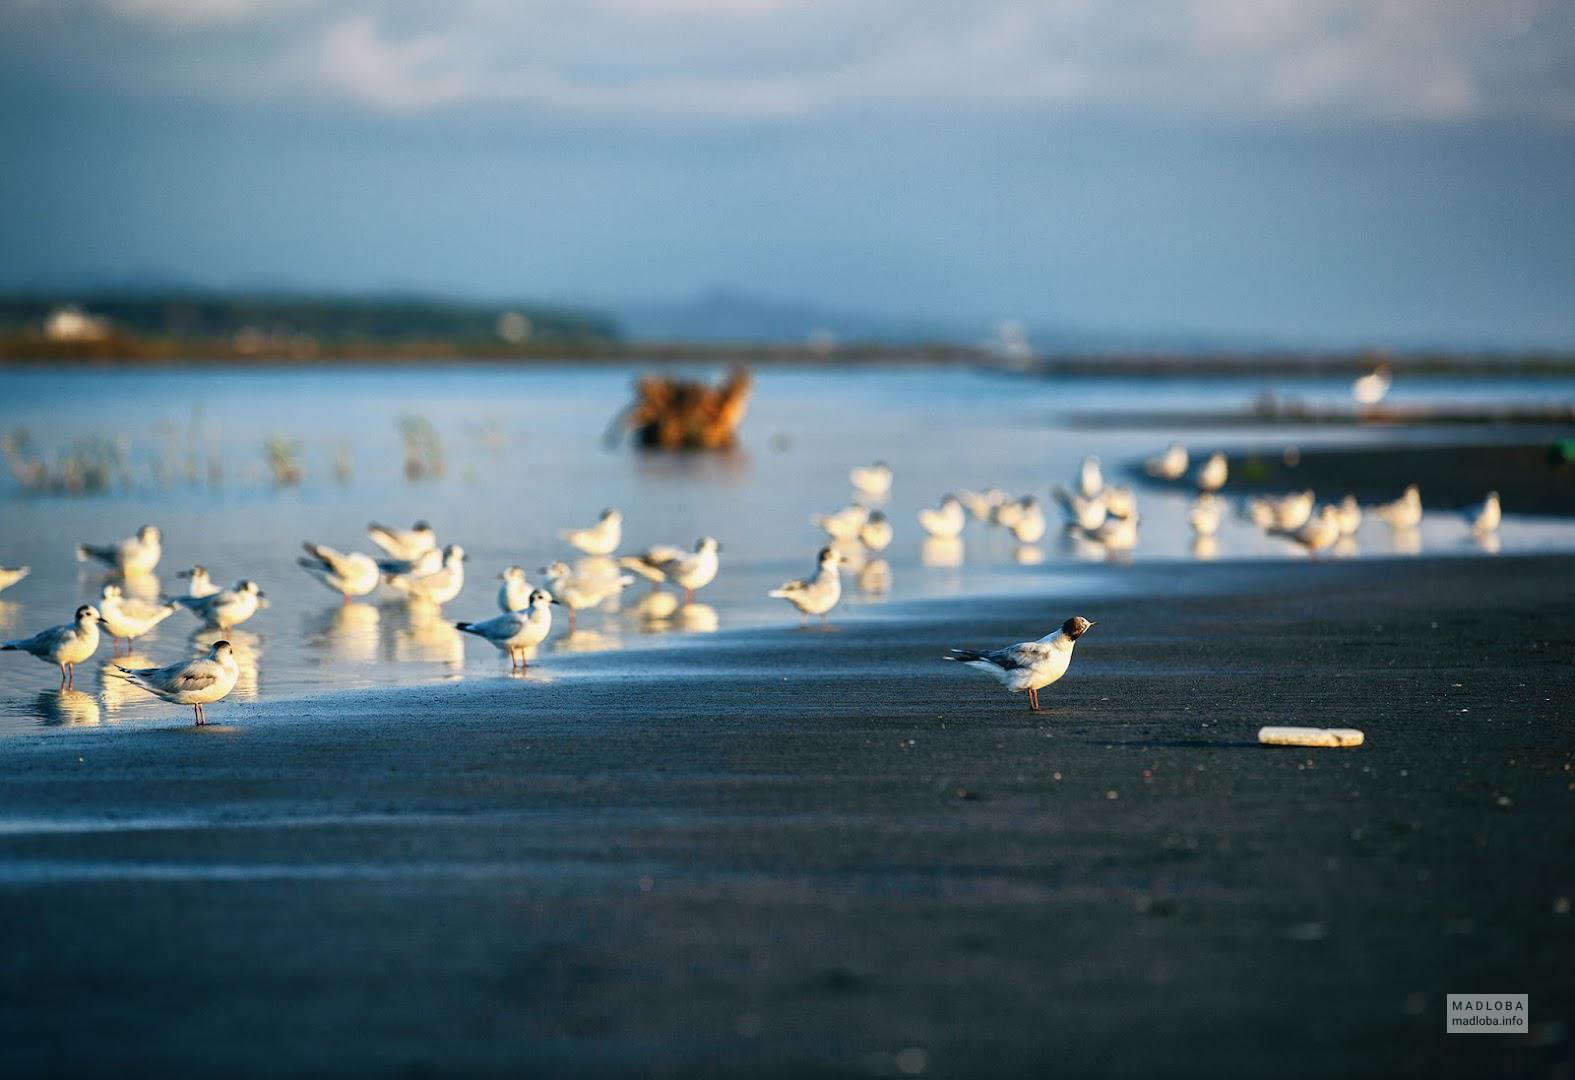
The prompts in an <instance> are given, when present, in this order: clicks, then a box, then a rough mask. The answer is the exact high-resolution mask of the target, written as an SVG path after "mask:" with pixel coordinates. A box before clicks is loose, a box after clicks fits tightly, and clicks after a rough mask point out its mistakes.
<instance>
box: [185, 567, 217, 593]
mask: <svg viewBox="0 0 1575 1080" xmlns="http://www.w3.org/2000/svg"><path fill="white" fill-rule="evenodd" d="M175 576H176V577H178V578H186V579H187V581H186V595H187V596H195V597H203V596H212V595H213V594H214V593H216V592H218V591H219V586H217V585H215V584H214V582H213V578H211V577H209V576H208V568H207V567H205V566H193V567H192V568H191V569H190V570H177V571H176V572H175Z"/></svg>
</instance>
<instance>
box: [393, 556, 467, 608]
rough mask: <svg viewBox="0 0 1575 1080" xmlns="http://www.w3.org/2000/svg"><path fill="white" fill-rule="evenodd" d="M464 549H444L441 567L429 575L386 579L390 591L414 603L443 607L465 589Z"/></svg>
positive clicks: (409, 575) (405, 575) (404, 575)
mask: <svg viewBox="0 0 1575 1080" xmlns="http://www.w3.org/2000/svg"><path fill="white" fill-rule="evenodd" d="M465 558H466V556H465V549H464V548H462V547H460V546H459V545H458V544H450V545H449V546H448V547H446V548H444V549H443V565H442V566H440V567H439V568H438V569H436V570H434V571H432V572H431V573H430V574H415V573H410V574H395V575H393V576H392V577H389V578H387V579H386V580H387V581H388V585H389V587H390V588H392V589H394V590H395V591H397V592H402V593H404V594H405V595H406V596H407V597H410V598H411V599H413V600H425V601H427V602H429V603H432V604H435V605H437V606H438V607H442V606H443V605H444V604H446V603H448V602H449V601H450V600H452V599H454V597H456V596H458V595H459V591H460V590H461V589H463V588H464V587H465Z"/></svg>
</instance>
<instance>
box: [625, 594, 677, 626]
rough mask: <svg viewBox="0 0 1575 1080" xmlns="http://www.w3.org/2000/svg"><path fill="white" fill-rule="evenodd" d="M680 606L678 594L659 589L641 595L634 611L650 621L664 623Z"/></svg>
mask: <svg viewBox="0 0 1575 1080" xmlns="http://www.w3.org/2000/svg"><path fill="white" fill-rule="evenodd" d="M680 606H681V605H680V604H679V599H678V596H677V595H676V594H674V593H670V592H664V591H660V590H658V591H655V592H650V593H647V594H646V595H644V596H642V597H640V599H639V602H638V603H636V604H635V605H634V613H635V614H636V615H638V616H640V618H641V619H643V620H645V621H646V622H648V623H664V622H666V621H667V620H668V619H671V618H672V617H673V616H674V615H676V614H677V613H678V608H679V607H680Z"/></svg>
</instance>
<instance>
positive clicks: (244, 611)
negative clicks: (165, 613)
mask: <svg viewBox="0 0 1575 1080" xmlns="http://www.w3.org/2000/svg"><path fill="white" fill-rule="evenodd" d="M172 599H173V600H174V602H175V603H177V604H179V605H180V606H181V607H183V608H185V609H186V610H187V611H189V612H191V613H192V614H193V615H195V616H197V618H199V619H201V620H202V624H203V625H204V626H207V627H210V628H212V629H215V630H224V631H229V630H231V629H232V628H234V627H237V626H239V625H241V623H243V622H245V621H246V620H247V619H249V618H251V617H252V616H253V615H255V614H257V609H258V608H260V607H265V606H266V605H267V600H268V598H267V597H266V596H264V595H263V591H262V589H261V588H259V587H258V585H257V583H256V582H255V581H252V580H251V579H249V578H245V579H242V580H241V581H237V582H236V583H235V586H234V588H230V589H220V590H219V591H218V592H216V593H214V594H213V595H212V596H176V597H173V598H172ZM226 692H227V691H226Z"/></svg>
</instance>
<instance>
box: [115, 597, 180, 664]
mask: <svg viewBox="0 0 1575 1080" xmlns="http://www.w3.org/2000/svg"><path fill="white" fill-rule="evenodd" d="M98 606H99V613H100V620H99V621H100V622H102V623H103V625H104V629H106V630H108V631H109V635H110V642H111V644H112V645H114V649H115V655H117V656H118V655H120V639H121V638H125V639H126V645H127V651H130V645H131V642H132V641H133V640H134V639H136V638H139V637H141V636H142V635H143V634H146V633H147V632H148V631H150V630H152V629H153V628H154V627H155V626H157V625H159V623H161V622H163V621H164V620H165V619H167V618H169V617H170V616H171V615H173V614H175V613H176V612H177V611H179V610H180V605H179V604H176V603H174V602H173V601H166V602H165V603H162V604H145V603H142V602H141V601H139V600H128V599H126V597H125V595H124V594H123V593H122V592H121V589H120V586H119V585H105V586H104V588H103V590H102V591H101V592H100V595H99V604H98Z"/></svg>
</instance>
